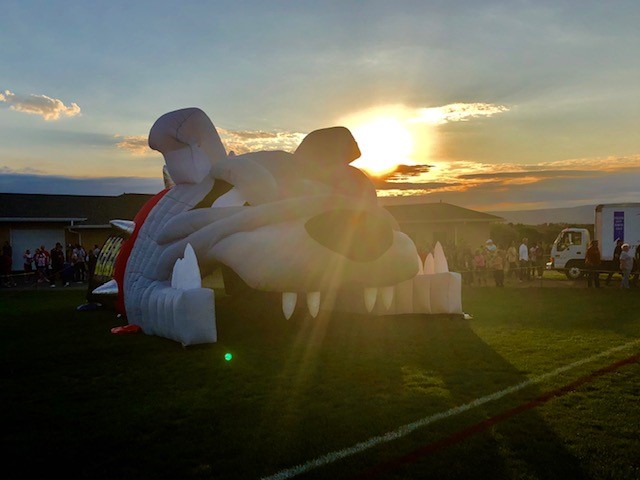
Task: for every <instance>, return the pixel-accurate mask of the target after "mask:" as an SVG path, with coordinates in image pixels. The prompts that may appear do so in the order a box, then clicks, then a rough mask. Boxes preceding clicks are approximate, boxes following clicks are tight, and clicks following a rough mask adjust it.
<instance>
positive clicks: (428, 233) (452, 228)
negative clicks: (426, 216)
mask: <svg viewBox="0 0 640 480" xmlns="http://www.w3.org/2000/svg"><path fill="white" fill-rule="evenodd" d="M400 228H401V229H402V231H403V232H404V233H406V234H407V235H409V237H411V239H412V240H413V241H414V243H415V244H416V246H417V247H418V251H421V250H430V249H431V248H433V246H434V245H435V243H436V242H437V241H439V242H440V243H441V244H443V245H444V244H453V245H457V246H460V245H463V244H467V245H469V246H470V247H476V246H479V245H484V242H485V241H486V240H487V239H488V238H489V234H490V231H491V223H489V222H468V223H465V222H462V221H461V222H441V223H404V224H403V223H401V224H400Z"/></svg>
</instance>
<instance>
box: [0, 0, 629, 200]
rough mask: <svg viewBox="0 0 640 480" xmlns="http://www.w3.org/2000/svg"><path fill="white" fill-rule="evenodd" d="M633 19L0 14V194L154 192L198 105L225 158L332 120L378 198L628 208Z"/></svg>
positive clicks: (229, 9)
mask: <svg viewBox="0 0 640 480" xmlns="http://www.w3.org/2000/svg"><path fill="white" fill-rule="evenodd" d="M639 24H640V3H638V2H637V1H635V0H634V1H616V2H602V1H599V2H595V1H590V0H580V1H578V0H573V1H562V0H555V1H548V2H547V1H504V2H492V1H483V2H478V1H476V0H474V1H460V2H451V1H402V0H398V1H395V2H389V1H355V0H342V1H320V0H313V1H304V0H302V1H286V2H285V1H271V2H263V1H241V0H239V1H215V2H211V1H197V2H195V1H188V0H185V1H184V2H165V1H154V2H147V1H135V2H133V1H126V2H123V1H119V0H112V1H109V2H103V1H94V2H86V1H63V0H61V1H55V2H49V1H32V0H20V1H13V0H9V1H5V2H3V4H2V9H1V12H0V40H1V44H2V55H1V56H0V191H1V192H22V193H64V194H99V195H118V194H120V193H124V192H127V193H154V192H156V191H158V190H159V189H161V188H162V173H161V170H162V165H163V159H162V156H161V155H160V154H159V153H157V152H154V151H152V150H150V149H149V148H148V147H147V134H148V132H149V129H150V127H151V125H152V124H153V122H154V121H155V120H156V119H157V118H158V117H159V116H160V115H162V114H164V113H166V112H169V111H172V110H176V109H179V108H184V107H200V108H202V109H203V110H204V111H205V112H206V113H207V114H208V115H209V117H210V118H211V119H212V121H213V122H214V124H215V125H216V127H217V128H218V130H219V132H220V134H221V137H222V139H223V142H224V143H225V145H226V147H227V150H234V151H235V152H236V153H243V152H246V151H255V150H261V149H269V150H273V149H283V150H287V151H293V150H294V149H295V148H296V146H297V145H298V143H299V142H300V140H301V139H302V138H303V137H304V135H305V134H307V133H309V132H311V131H312V130H315V129H317V128H323V127H330V126H335V125H344V126H346V127H348V128H350V129H351V131H352V132H353V134H354V136H355V138H356V140H357V141H358V143H359V145H360V148H361V150H362V152H363V156H362V158H361V159H359V160H358V161H356V162H355V163H354V165H355V166H357V167H359V168H362V169H366V170H368V171H369V172H370V173H378V174H380V173H382V174H383V175H382V176H380V177H378V178H375V179H374V181H375V184H376V185H377V187H378V189H379V190H378V194H379V196H393V195H398V196H400V195H402V196H423V197H422V198H423V199H426V201H444V202H449V203H454V204H457V205H460V206H464V207H468V208H474V209H478V210H483V211H492V210H514V209H535V208H552V207H568V206H577V205H586V204H596V203H611V202H620V201H633V202H640V188H639V186H640V54H639V53H640V28H639V27H638V25H639ZM398 165H400V167H398Z"/></svg>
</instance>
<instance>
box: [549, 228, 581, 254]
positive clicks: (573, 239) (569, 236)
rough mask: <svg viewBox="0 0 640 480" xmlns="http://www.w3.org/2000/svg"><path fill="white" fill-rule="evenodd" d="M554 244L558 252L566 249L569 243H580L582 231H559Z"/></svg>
mask: <svg viewBox="0 0 640 480" xmlns="http://www.w3.org/2000/svg"><path fill="white" fill-rule="evenodd" d="M555 244H556V250H558V251H559V252H561V251H562V250H566V249H567V248H569V247H570V246H571V245H580V244H582V232H560V235H558V238H556V241H555Z"/></svg>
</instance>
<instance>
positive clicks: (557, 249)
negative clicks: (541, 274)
mask: <svg viewBox="0 0 640 480" xmlns="http://www.w3.org/2000/svg"><path fill="white" fill-rule="evenodd" d="M589 243H591V235H590V234H589V230H587V229H585V228H565V229H564V230H562V231H561V232H560V234H559V235H558V237H557V238H556V239H555V241H554V242H553V246H552V247H551V259H550V261H549V263H547V269H548V270H558V271H560V272H564V273H565V275H566V276H567V278H569V279H570V280H576V279H577V278H579V277H580V276H581V275H582V274H583V273H584V259H585V256H586V254H587V248H588V247H589Z"/></svg>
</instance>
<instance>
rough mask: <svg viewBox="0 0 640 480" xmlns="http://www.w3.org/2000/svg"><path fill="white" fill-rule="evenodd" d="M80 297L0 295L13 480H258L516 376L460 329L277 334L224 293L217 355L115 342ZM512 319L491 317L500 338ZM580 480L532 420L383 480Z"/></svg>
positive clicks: (387, 327) (387, 449)
mask: <svg viewBox="0 0 640 480" xmlns="http://www.w3.org/2000/svg"><path fill="white" fill-rule="evenodd" d="M42 293H43V294H44V293H45V292H42ZM519 295H527V294H526V292H525V293H521V294H519ZM522 298H526V297H522ZM522 298H519V299H517V301H516V304H522V303H518V302H521V301H522ZM81 300H82V295H81V294H77V293H76V294H74V293H71V292H69V293H66V292H65V293H63V292H59V294H58V292H56V294H50V293H49V292H47V294H46V295H42V296H39V297H37V299H36V298H35V297H34V296H33V294H32V292H26V293H21V294H16V295H15V296H14V297H12V298H8V297H2V298H0V302H1V301H6V303H5V304H4V305H6V306H7V310H5V312H7V313H8V314H7V315H2V316H0V326H2V328H3V336H2V338H1V339H0V346H1V351H2V353H3V356H2V359H3V364H2V366H3V372H4V378H3V380H4V388H3V390H4V392H3V395H4V397H5V404H4V406H5V408H4V409H3V431H2V433H1V434H0V435H1V439H2V444H3V450H4V453H5V456H6V458H7V463H6V469H7V471H9V472H17V473H15V474H10V475H9V476H8V477H7V478H28V477H29V476H31V475H35V474H39V475H43V474H48V475H50V474H52V473H61V474H64V475H65V476H66V477H67V478H92V479H101V478H103V479H116V478H117V479H129V478H131V479H133V478H136V479H146V478H149V479H150V478H154V479H158V478H167V479H170V478H193V479H205V478H207V479H208V478H216V479H243V478H259V477H261V476H264V475H270V474H273V473H276V472H278V471H280V470H282V469H287V468H290V467H292V466H294V465H297V464H304V463H305V462H307V461H309V460H311V459H314V458H317V457H320V456H322V455H325V454H327V453H329V452H334V451H337V450H341V449H344V448H348V447H351V446H353V445H356V444H357V443H359V442H363V441H366V440H367V439H370V438H372V437H375V436H377V435H381V434H384V433H386V432H390V431H394V430H396V429H397V428H398V427H399V426H401V425H405V424H408V423H411V422H414V421H416V420H418V419H421V418H425V417H429V416H431V415H433V414H436V413H439V412H444V411H447V410H449V409H451V408H452V407H456V406H459V405H464V404H467V403H468V402H470V401H472V400H474V399H476V398H479V397H482V396H485V395H489V394H492V393H494V392H497V391H500V390H502V389H504V388H506V387H510V386H513V385H515V384H518V383H520V382H522V381H524V380H526V379H527V377H526V375H525V374H524V373H523V372H521V371H519V370H518V369H517V368H515V367H514V366H513V365H512V364H510V363H509V362H508V361H507V360H506V359H505V358H504V357H503V356H501V355H499V354H498V353H497V352H496V351H495V349H494V348H492V347H491V346H490V345H489V344H488V343H487V342H485V341H484V340H483V339H482V338H481V337H480V336H479V335H478V334H477V333H476V330H474V328H471V327H472V326H473V324H472V323H470V322H468V321H464V320H459V319H458V320H455V319H451V318H444V317H425V316H417V315H416V316H414V315H408V316H397V317H368V316H362V315H346V314H345V315H342V314H333V315H328V314H324V313H322V312H321V313H320V315H319V316H318V318H316V319H313V318H311V317H310V316H309V315H308V314H306V313H303V312H302V311H296V313H295V314H294V316H293V318H291V319H290V320H284V318H283V316H282V313H281V307H280V304H279V301H278V300H277V299H275V298H272V297H270V296H261V297H260V298H251V299H244V300H234V299H231V298H229V297H222V296H221V297H220V298H218V299H217V303H216V318H217V325H218V338H219V341H218V343H216V344H214V345H202V346H195V347H190V348H183V347H181V346H180V345H179V344H177V343H175V342H171V341H168V340H165V339H161V338H158V337H150V336H145V335H133V336H118V335H111V334H110V333H109V329H110V328H111V327H113V326H116V325H119V324H121V323H122V322H121V321H118V320H116V319H115V317H114V316H113V314H112V313H111V312H107V311H100V312H77V311H75V306H76V305H77V304H79V303H82V302H81ZM472 300H473V299H472ZM495 300H496V299H495V298H492V299H491V301H493V302H495ZM505 303H507V302H506V301H505ZM476 305H478V313H481V312H482V310H481V308H480V303H479V302H478V303H476ZM511 305H512V304H508V307H509V308H506V307H501V304H500V302H497V303H495V304H494V305H493V307H491V308H490V307H487V308H486V311H487V312H489V311H490V312H492V313H493V314H494V316H495V317H496V319H495V322H496V324H497V325H498V326H501V325H503V324H507V322H508V321H509V315H513V311H512V310H511ZM542 307H543V305H541V306H540V308H542ZM541 311H542V310H541ZM474 313H475V312H474ZM475 321H477V320H472V321H471V322H475ZM545 321H547V320H545ZM501 322H502V323H501ZM620 328H622V327H620ZM227 353H230V354H231V355H232V360H231V361H225V359H224V356H225V354H227ZM540 393H541V392H540V391H538V389H537V388H536V387H530V388H527V389H525V390H523V391H521V392H519V393H516V394H513V395H508V396H506V397H504V398H503V399H501V400H496V401H495V402H489V403H486V404H484V405H482V406H479V407H477V408H473V409H470V410H468V411H466V412H464V413H462V414H460V415H456V416H451V417H450V418H447V419H443V420H441V421H438V422H434V423H432V424H430V425H428V426H426V427H424V428H421V429H419V430H416V431H414V432H413V433H411V434H409V435H407V436H405V437H403V438H400V439H398V440H394V441H392V442H388V443H384V444H381V445H378V446H375V447H373V448H371V449H368V450H365V451H363V452H361V453H358V454H356V455H353V456H351V457H348V458H344V459H342V460H339V461H337V462H334V463H330V464H328V465H326V466H322V467H319V468H317V469H314V470H310V471H309V472H308V473H306V474H305V475H303V476H302V478H348V477H352V476H355V475H358V474H360V473H362V472H365V471H368V469H370V468H371V467H375V466H376V465H379V464H381V463H383V462H385V461H389V460H393V459H397V458H398V457H401V456H403V455H406V454H407V453H410V452H412V451H414V450H416V449H417V448H419V447H421V446H424V445H427V444H430V443H432V442H435V441H438V440H440V439H442V438H446V437H448V436H449V435H451V434H453V433H455V432H457V431H460V430H462V429H464V428H466V427H468V426H470V425H473V424H475V423H477V422H479V421H482V420H484V419H486V418H490V417H492V416H494V415H496V414H498V413H500V412H503V411H505V410H508V409H510V408H513V407H514V406H517V405H519V404H522V403H525V402H526V401H529V400H531V399H533V398H535V397H537V396H538V395H539V394H540ZM11 475H15V476H14V477H11ZM584 476H585V474H584V472H583V470H582V467H581V465H580V462H579V461H578V460H577V459H576V458H574V457H573V456H572V455H571V453H570V452H569V451H568V450H567V448H566V446H565V445H564V444H563V442H562V440H561V439H560V438H558V437H557V435H555V433H554V432H553V430H552V429H550V428H549V427H548V425H547V423H546V422H545V420H544V418H542V417H541V416H540V415H539V412H537V411H536V410H535V409H534V410H530V411H527V412H525V413H522V414H520V415H518V416H516V417H513V418H511V419H509V420H507V421H505V422H501V423H497V424H496V425H494V426H493V427H492V428H491V429H490V430H488V431H485V432H481V433H478V434H477V435H474V436H471V437H469V438H467V439H465V440H463V441H461V442H460V443H457V444H455V445H452V446H450V447H448V448H446V449H442V450H439V451H437V452H435V453H433V454H431V455H428V456H424V457H421V458H419V459H417V460H416V461H415V462H412V463H409V464H406V465H404V466H402V467H401V468H397V469H394V470H391V471H389V472H387V473H385V474H384V475H383V476H382V477H381V478H494V479H501V478H545V479H548V478H563V479H564V478H583V477H584Z"/></svg>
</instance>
